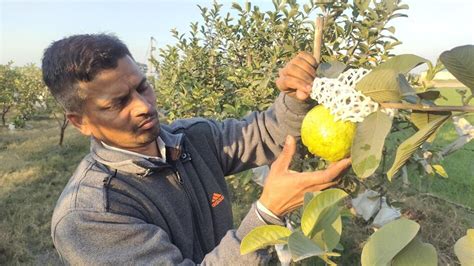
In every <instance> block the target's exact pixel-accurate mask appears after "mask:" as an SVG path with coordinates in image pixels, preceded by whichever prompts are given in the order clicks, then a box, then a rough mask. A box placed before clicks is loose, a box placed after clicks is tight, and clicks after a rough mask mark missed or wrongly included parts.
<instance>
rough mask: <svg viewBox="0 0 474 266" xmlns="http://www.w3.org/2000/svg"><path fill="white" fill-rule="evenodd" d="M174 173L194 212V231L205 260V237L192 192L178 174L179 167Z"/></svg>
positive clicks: (175, 168)
mask: <svg viewBox="0 0 474 266" xmlns="http://www.w3.org/2000/svg"><path fill="white" fill-rule="evenodd" d="M173 170H174V173H175V176H176V181H177V182H178V183H179V184H180V185H181V187H182V188H183V190H184V194H186V198H187V199H188V202H189V203H190V204H191V212H192V217H193V231H195V232H196V233H197V238H198V242H199V246H200V248H201V256H202V257H203V258H204V256H205V255H206V254H205V252H204V250H203V248H204V247H205V246H204V243H203V242H202V241H203V237H202V232H201V230H200V222H199V219H198V217H196V213H195V206H194V204H193V201H192V200H191V196H190V192H189V191H188V189H187V188H186V185H185V184H184V180H183V178H182V177H181V175H180V174H179V172H178V168H177V167H174V169H173ZM194 222H196V225H194Z"/></svg>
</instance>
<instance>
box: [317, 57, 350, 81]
mask: <svg viewBox="0 0 474 266" xmlns="http://www.w3.org/2000/svg"><path fill="white" fill-rule="evenodd" d="M346 67H347V66H346V65H345V64H344V63H342V62H339V61H336V60H334V61H329V62H324V63H321V64H320V65H319V66H318V69H317V70H316V76H318V77H325V78H332V79H333V78H337V77H339V75H340V74H341V73H342V72H343V71H344V69H346Z"/></svg>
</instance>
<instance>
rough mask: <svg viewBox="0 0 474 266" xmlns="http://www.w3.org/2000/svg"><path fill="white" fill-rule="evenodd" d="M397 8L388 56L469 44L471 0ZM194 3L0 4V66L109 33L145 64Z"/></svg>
mask: <svg viewBox="0 0 474 266" xmlns="http://www.w3.org/2000/svg"><path fill="white" fill-rule="evenodd" d="M236 2H239V3H241V4H242V3H244V1H236ZM305 2H306V1H301V3H305ZM219 3H221V4H223V5H224V6H223V8H222V13H223V14H226V13H227V12H230V13H231V14H234V15H235V12H234V13H232V11H231V8H230V7H231V3H232V2H231V1H219ZM251 3H252V4H253V5H257V6H259V7H260V9H261V10H269V9H272V8H273V5H272V4H271V2H269V1H266V2H265V1H262V0H259V1H252V2H251ZM403 3H405V4H408V5H409V9H408V10H404V11H403V12H402V13H404V14H407V15H408V18H397V19H394V20H393V21H392V22H391V23H390V24H389V25H390V26H394V27H395V28H396V32H395V34H394V36H395V37H397V38H398V39H399V40H400V41H401V42H402V44H401V45H399V46H397V47H395V49H394V50H392V51H393V53H394V54H404V53H413V54H416V55H419V56H422V57H424V58H427V59H429V60H430V61H432V62H434V61H435V60H436V59H437V57H438V56H439V54H441V52H443V51H445V50H449V49H452V48H454V47H456V46H460V45H466V44H474V31H473V30H468V31H467V32H461V31H458V30H456V29H457V28H459V27H460V26H465V27H467V28H469V27H468V26H472V25H474V16H472V11H473V10H474V1H470V0H456V1H451V2H450V3H446V2H444V1H441V0H435V1H427V0H423V1H416V2H414V1H413V2H411V3H410V2H409V1H404V2H403ZM197 4H199V5H201V6H205V7H209V6H210V5H212V1H206V0H186V1H179V7H177V3H176V2H172V1H150V0H145V1H143V0H142V1H139V2H131V1H123V0H119V1H110V0H101V1H94V0H90V1H83V2H79V1H76V0H70V1H59V0H53V1H51V0H50V1H42V2H35V1H23V0H18V1H13V0H0V15H1V19H0V29H1V30H0V43H1V49H0V64H6V63H7V62H9V61H14V65H17V66H22V65H26V64H28V63H34V64H36V65H38V66H39V65H40V62H41V57H42V54H43V51H44V49H46V47H47V46H48V45H49V44H50V43H51V42H53V41H55V40H58V39H61V38H63V37H65V36H69V35H73V34H81V33H99V32H105V33H114V34H115V35H116V36H117V37H119V38H120V39H121V40H122V41H124V43H125V44H127V46H128V47H129V49H130V52H131V53H132V54H133V55H134V57H135V58H136V60H137V61H138V62H141V63H146V61H147V60H146V58H147V51H148V49H149V42H150V38H151V37H153V38H155V40H156V42H157V48H158V49H159V48H163V47H165V46H166V45H170V44H174V43H175V41H174V39H173V38H172V36H171V33H170V30H171V29H172V28H176V29H177V30H178V31H179V32H180V33H187V32H188V31H189V24H190V23H191V22H195V21H199V22H202V19H201V15H200V10H199V8H198V7H197ZM91 7H93V8H91ZM177 9H179V10H177ZM177 12H179V13H180V15H181V16H180V15H179V14H177ZM183 17H184V18H185V19H182V18H183ZM443 17H444V18H443ZM453 29H455V30H453ZM469 31H470V32H469ZM440 35H442V36H443V38H440V37H439V36H440Z"/></svg>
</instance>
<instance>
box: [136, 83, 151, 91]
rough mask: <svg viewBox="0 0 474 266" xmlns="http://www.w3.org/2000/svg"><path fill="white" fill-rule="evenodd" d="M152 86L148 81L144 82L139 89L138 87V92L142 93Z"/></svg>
mask: <svg viewBox="0 0 474 266" xmlns="http://www.w3.org/2000/svg"><path fill="white" fill-rule="evenodd" d="M149 88H150V84H148V83H147V82H145V83H143V85H141V86H140V87H139V88H138V89H137V92H138V93H142V92H145V91H146V90H148V89H149Z"/></svg>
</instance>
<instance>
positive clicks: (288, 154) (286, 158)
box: [272, 135, 296, 171]
mask: <svg viewBox="0 0 474 266" xmlns="http://www.w3.org/2000/svg"><path fill="white" fill-rule="evenodd" d="M295 151H296V140H295V138H294V137H293V136H290V135H288V136H287V137H286V140H285V146H283V150H282V151H281V153H280V155H278V158H277V159H276V160H275V162H273V165H272V167H274V168H277V169H275V170H277V171H286V170H288V167H290V163H291V159H292V158H293V155H294V154H295Z"/></svg>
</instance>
